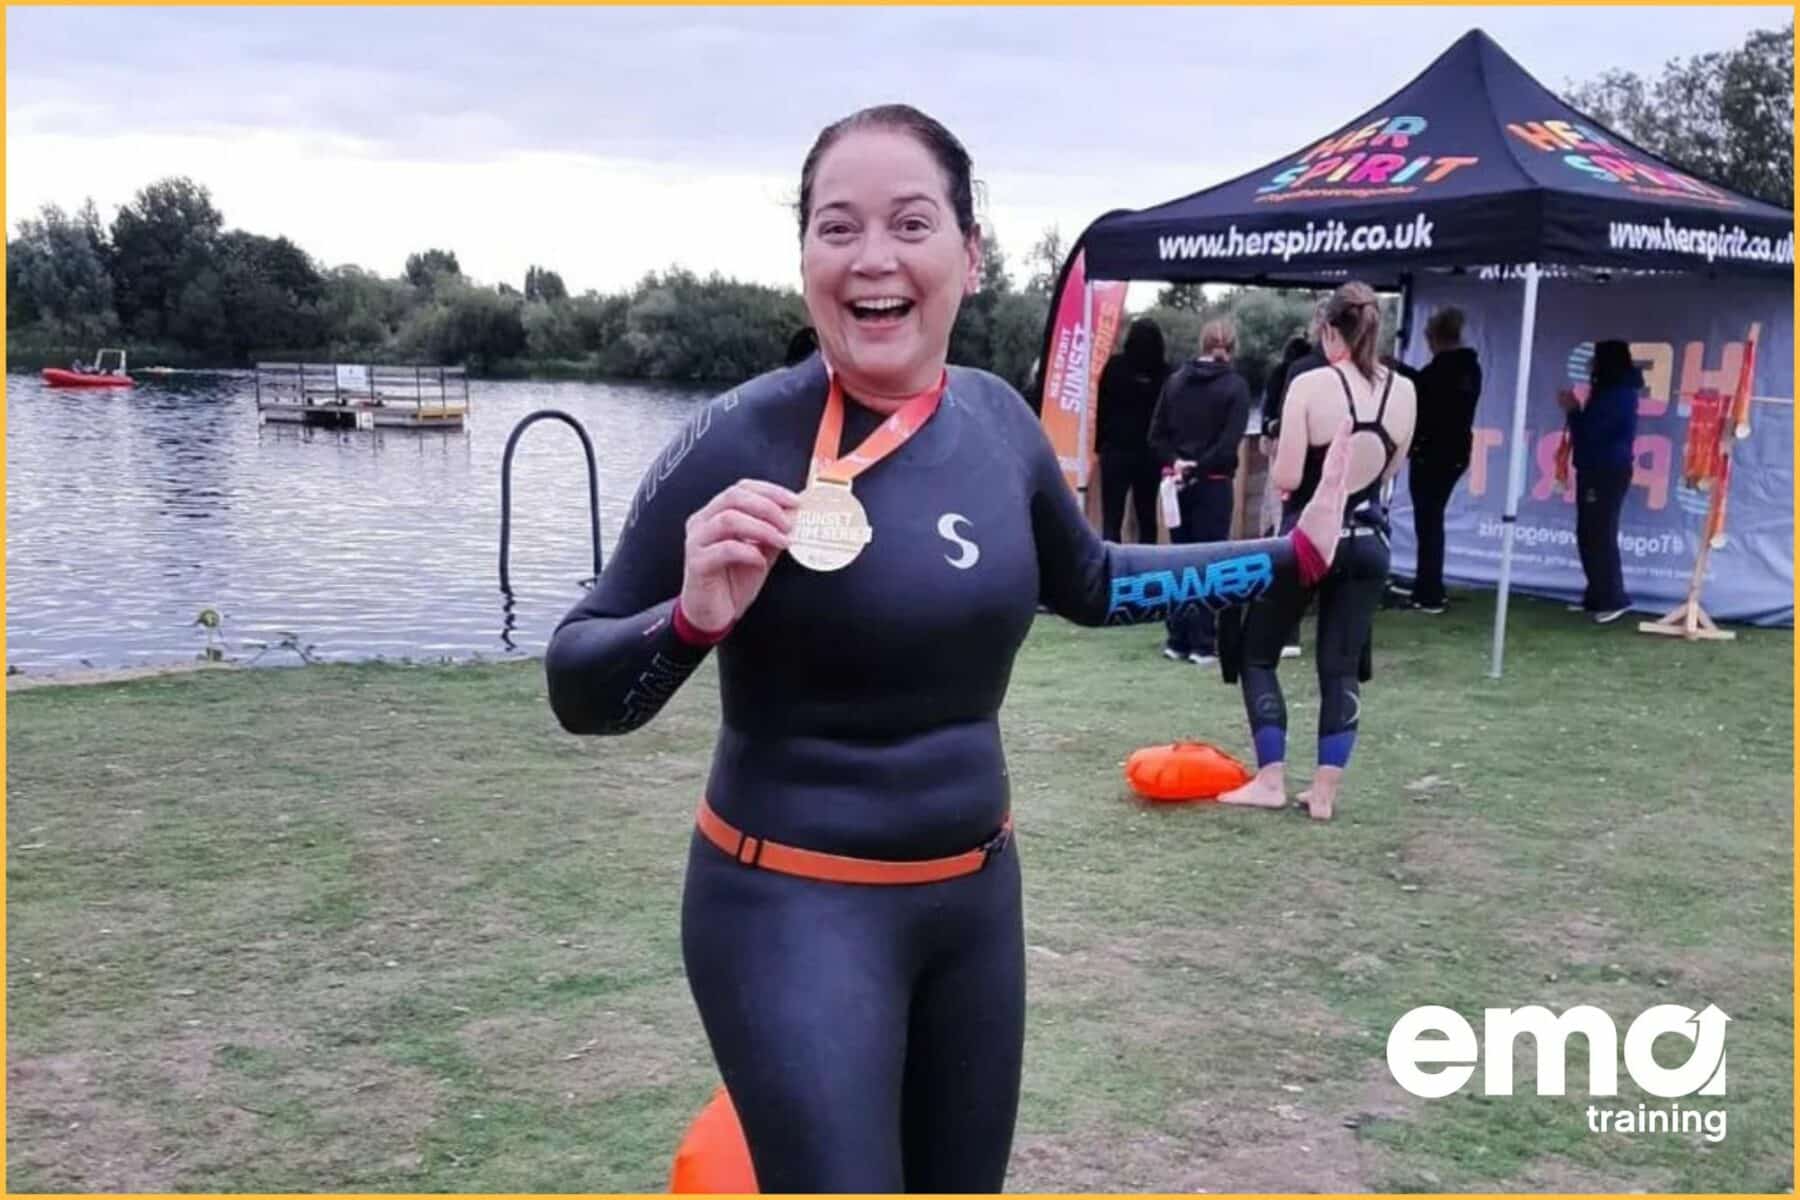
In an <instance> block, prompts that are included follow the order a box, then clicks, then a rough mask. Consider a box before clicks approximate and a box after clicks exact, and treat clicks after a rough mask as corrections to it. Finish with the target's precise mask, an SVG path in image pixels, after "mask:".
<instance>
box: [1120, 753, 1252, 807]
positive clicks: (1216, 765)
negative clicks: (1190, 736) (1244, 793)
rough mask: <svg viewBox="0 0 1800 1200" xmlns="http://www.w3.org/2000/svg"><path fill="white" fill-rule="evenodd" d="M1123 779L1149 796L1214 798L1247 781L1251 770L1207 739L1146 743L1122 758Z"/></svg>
mask: <svg viewBox="0 0 1800 1200" xmlns="http://www.w3.org/2000/svg"><path fill="white" fill-rule="evenodd" d="M1125 782H1127V783H1129V784H1130V785H1131V789H1132V790H1133V791H1134V792H1136V793H1137V794H1138V795H1140V796H1143V797H1145V798H1146V799H1150V800H1168V801H1173V800H1213V799H1217V798H1218V797H1219V796H1221V795H1223V794H1224V793H1226V792H1229V791H1230V790H1231V789H1232V788H1235V787H1242V786H1243V785H1244V784H1246V783H1249V782H1250V770H1249V768H1247V767H1245V766H1244V764H1243V763H1241V762H1239V761H1238V760H1237V759H1235V758H1233V757H1231V755H1229V754H1227V753H1225V752H1224V751H1223V750H1221V749H1219V748H1218V747H1217V746H1214V745H1210V744H1209V743H1206V742H1171V743H1169V744H1168V745H1164V746H1145V747H1144V748H1143V749H1142V750H1134V751H1132V753H1131V757H1130V758H1128V759H1126V760H1125Z"/></svg>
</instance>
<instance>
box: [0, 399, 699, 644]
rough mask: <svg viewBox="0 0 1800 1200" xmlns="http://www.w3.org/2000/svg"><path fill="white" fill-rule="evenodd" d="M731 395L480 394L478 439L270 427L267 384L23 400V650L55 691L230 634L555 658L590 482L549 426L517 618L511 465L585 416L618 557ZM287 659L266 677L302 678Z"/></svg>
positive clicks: (531, 463) (525, 463)
mask: <svg viewBox="0 0 1800 1200" xmlns="http://www.w3.org/2000/svg"><path fill="white" fill-rule="evenodd" d="M708 394H709V393H708V392H707V391H705V390H703V389H692V388H671V387H658V386H654V385H637V384H616V383H530V382H526V383H520V382H475V383H471V384H470V399H471V403H472V405H473V416H472V419H471V421H470V424H469V426H468V428H467V429H466V431H464V432H461V433H446V432H442V431H434V432H410V431H406V430H379V431H370V432H353V431H342V432H340V431H335V430H323V429H320V430H306V429H299V428H295V427H291V426H276V425H270V426H264V427H260V428H259V427H258V425H257V420H256V402H255V391H254V386H253V381H252V379H251V377H250V376H249V375H248V374H231V375H219V374H215V375H185V376H183V375H178V376H171V377H169V378H168V380H166V381H156V382H149V381H145V382H140V383H139V385H138V386H137V387H136V388H135V389H130V390H123V389H121V390H119V391H112V390H107V391H92V392H87V391H73V390H62V389H53V388H47V387H44V386H43V385H42V384H41V383H40V382H39V380H38V378H37V377H36V376H35V375H24V374H12V375H9V376H8V377H7V388H6V651H7V661H8V663H9V664H10V665H13V666H16V667H19V668H22V669H24V670H26V671H52V670H63V669H68V668H71V667H78V666H82V665H84V664H86V665H92V666H98V667H113V666H132V665H143V664H156V663H165V662H179V661H187V660H191V659H193V658H194V657H196V655H197V654H199V653H200V651H201V650H202V649H203V647H204V646H205V645H206V633H205V630H203V629H201V628H199V627H197V626H196V625H195V624H194V621H195V617H196V616H197V615H198V613H199V612H200V610H201V609H203V608H209V607H210V608H214V609H216V610H218V612H219V613H220V614H221V615H222V617H223V621H224V625H223V635H224V641H225V643H226V649H227V651H228V653H230V654H231V655H233V656H234V657H239V658H241V659H244V660H248V659H250V658H253V657H255V656H256V654H257V653H258V649H259V644H263V645H271V646H276V647H279V645H280V643H282V642H283V641H286V640H293V641H295V642H297V643H298V644H299V645H302V646H307V647H310V648H311V653H312V654H314V655H315V656H317V657H318V658H321V659H325V660H338V661H342V660H353V659H367V658H375V657H388V658H402V657H406V658H440V657H451V658H459V659H460V658H471V657H475V656H477V655H484V656H490V657H503V656H507V655H516V654H530V653H541V652H542V650H543V646H544V642H545V639H546V638H547V637H548V634H549V632H550V630H551V628H552V627H553V626H554V625H555V623H556V621H557V620H558V619H559V618H560V617H561V616H562V614H563V613H564V612H565V611H567V609H568V607H569V606H570V605H571V604H573V603H574V602H575V601H576V600H577V599H579V598H580V595H581V584H582V581H583V580H585V579H586V578H587V577H588V576H590V575H591V574H592V549H591V543H590V539H589V535H588V520H587V482H586V474H587V472H586V466H585V463H584V460H583V457H582V453H581V447H580V443H579V441H578V440H577V438H576V436H575V434H574V433H573V431H571V430H570V429H569V428H568V427H567V426H565V425H563V424H561V423H560V422H553V421H545V422H539V423H537V424H535V425H533V426H532V427H531V429H530V430H529V431H528V432H527V433H526V434H525V436H524V438H523V439H522V441H521V442H520V445H519V449H518V451H517V452H516V454H515V455H514V459H513V492H512V551H511V574H512V587H513V593H514V596H513V604H512V605H511V606H510V612H509V608H508V605H507V604H506V600H505V597H504V596H503V595H502V594H501V592H500V590H499V567H498V558H499V530H500V463H501V456H502V453H503V451H504V450H505V446H506V439H507V436H508V435H509V434H510V433H511V432H512V430H513V428H514V426H515V425H516V424H517V423H518V421H519V420H520V419H521V418H523V417H525V416H526V415H527V414H529V413H531V412H534V411H536V410H538V409H543V408H559V409H562V410H564V411H566V412H568V413H569V414H571V415H572V416H574V417H575V418H576V419H577V420H579V421H581V422H582V424H583V425H584V426H585V427H586V428H587V430H588V433H589V435H590V436H591V437H592V438H593V439H594V448H595V453H596V456H597V458H598V460H599V467H600V533H601V539H602V543H603V547H604V550H605V552H606V554H607V556H608V557H609V558H610V555H611V551H612V547H613V544H614V542H615V540H616V539H617V537H618V531H619V524H620V521H621V520H622V519H623V517H624V513H625V510H626V508H627V507H628V506H629V504H630V500H631V495H632V492H633V491H634V490H635V489H636V487H637V482H638V477H639V475H640V474H641V473H642V472H643V470H644V468H645V467H646V466H647V465H648V464H649V462H650V460H651V459H652V458H654V457H655V455H656V453H657V452H658V451H659V450H660V449H661V447H662V446H663V444H664V443H665V442H666V441H667V440H668V439H669V438H670V437H672V436H673V435H674V433H675V432H676V430H677V429H678V428H679V427H680V425H681V423H682V422H683V421H684V420H685V419H686V418H687V416H688V414H689V413H690V412H692V411H693V406H694V405H695V404H696V403H698V402H699V401H701V400H703V399H704V398H705V397H706V396H707V395H708ZM298 661H299V658H298V656H297V655H296V654H295V653H294V652H293V651H291V650H286V649H279V648H277V649H272V650H269V651H267V652H266V653H265V654H264V657H263V659H262V662H264V663H275V662H289V663H292V662H298Z"/></svg>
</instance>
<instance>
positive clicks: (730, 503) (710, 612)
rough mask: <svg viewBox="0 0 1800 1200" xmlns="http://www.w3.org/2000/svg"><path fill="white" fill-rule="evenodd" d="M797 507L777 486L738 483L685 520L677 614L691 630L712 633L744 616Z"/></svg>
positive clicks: (782, 544)
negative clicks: (685, 540) (685, 542)
mask: <svg viewBox="0 0 1800 1200" xmlns="http://www.w3.org/2000/svg"><path fill="white" fill-rule="evenodd" d="M799 502H800V498H799V497H798V496H796V495H795V494H794V493H793V492H791V491H789V490H788V489H787V488H784V487H782V486H781V485H780V484H775V483H768V482H766V481H764V480H761V479H742V480H739V481H738V482H737V483H734V484H732V485H731V486H730V487H728V488H726V489H725V490H724V491H722V492H720V493H719V494H718V495H716V496H714V497H713V498H712V499H711V500H710V501H708V502H707V504H706V506H705V507H704V508H702V509H701V510H700V511H699V512H696V513H695V514H694V515H693V516H691V517H689V518H688V520H687V546H686V552H685V555H684V562H683V565H682V578H681V612H682V615H683V616H685V617H686V618H687V620H688V621H689V622H691V623H692V624H693V626H694V627H695V628H696V629H699V630H701V631H703V632H706V633H717V632H718V631H720V630H723V629H727V628H729V627H730V626H731V625H732V624H734V623H735V622H736V621H737V620H738V618H740V617H742V616H743V615H744V613H745V612H746V611H748V609H749V608H750V605H751V603H752V602H754V601H755V599H756V597H757V593H759V592H761V591H762V586H763V584H764V583H765V582H767V580H768V578H769V570H770V568H772V567H773V566H774V565H775V560H776V559H777V558H780V557H781V553H782V551H784V550H786V549H787V547H788V539H789V535H791V534H792V533H793V529H794V510H795V508H796V507H797V506H798V504H799Z"/></svg>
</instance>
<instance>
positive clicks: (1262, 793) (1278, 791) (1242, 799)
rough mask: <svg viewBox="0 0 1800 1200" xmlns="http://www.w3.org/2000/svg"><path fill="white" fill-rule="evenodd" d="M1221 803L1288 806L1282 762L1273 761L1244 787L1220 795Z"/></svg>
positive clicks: (1262, 806)
mask: <svg viewBox="0 0 1800 1200" xmlns="http://www.w3.org/2000/svg"><path fill="white" fill-rule="evenodd" d="M1219 803H1220V804H1241V805H1244V806H1245V807H1248V808H1286V807H1287V782H1286V780H1285V778H1284V777H1283V773H1282V769H1281V764H1280V763H1271V764H1269V765H1268V766H1266V767H1264V768H1263V769H1262V770H1260V771H1258V772H1257V773H1256V775H1255V777H1254V778H1252V779H1251V780H1250V782H1249V783H1246V784H1245V785H1244V786H1243V787H1239V788H1233V789H1231V790H1230V791H1229V792H1226V793H1225V794H1224V795H1223V796H1220V797H1219Z"/></svg>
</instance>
